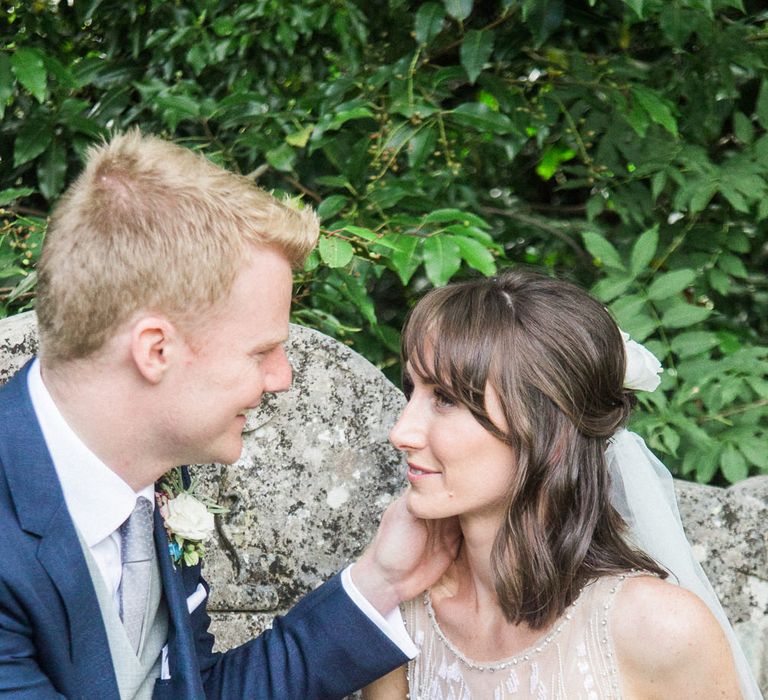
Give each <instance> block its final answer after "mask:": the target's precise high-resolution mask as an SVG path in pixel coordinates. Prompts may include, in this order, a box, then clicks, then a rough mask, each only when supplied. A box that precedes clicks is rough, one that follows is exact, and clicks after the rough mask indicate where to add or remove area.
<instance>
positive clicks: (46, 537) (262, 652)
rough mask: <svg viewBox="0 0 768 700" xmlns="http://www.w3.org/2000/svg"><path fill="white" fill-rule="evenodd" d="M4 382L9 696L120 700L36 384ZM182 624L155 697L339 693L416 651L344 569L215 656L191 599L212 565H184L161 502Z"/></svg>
mask: <svg viewBox="0 0 768 700" xmlns="http://www.w3.org/2000/svg"><path fill="white" fill-rule="evenodd" d="M27 371H28V366H27V367H26V368H25V369H23V370H21V371H20V372H19V373H18V374H17V375H16V376H15V377H13V378H12V379H11V380H10V381H9V382H8V384H6V385H5V386H4V387H2V388H0V697H12V698H18V699H19V700H22V699H29V700H53V699H54V698H57V699H59V700H60V699H61V698H69V699H71V700H74V699H75V698H82V699H83V700H94V698H98V699H99V700H119V695H118V689H117V682H116V680H115V674H114V670H113V666H112V659H111V657H110V652H109V645H108V642H107V634H106V631H105V629H104V624H103V622H102V619H101V613H100V610H99V604H98V601H97V599H96V593H95V591H94V589H93V584H92V582H91V577H90V574H89V573H88V568H87V565H86V562H85V558H84V556H83V552H82V549H81V546H80V543H79V541H78V538H77V534H76V532H75V527H74V525H73V523H72V519H71V518H70V516H69V512H68V510H67V507H66V504H65V502H64V496H63V494H62V491H61V487H60V485H59V482H58V479H57V477H56V472H55V470H54V466H53V463H52V461H51V457H50V455H49V453H48V449H47V447H46V444H45V441H44V439H43V436H42V433H41V431H40V427H39V425H38V422H37V418H36V416H35V413H34V409H33V408H32V403H31V400H30V397H29V393H28V390H27ZM155 543H156V545H157V551H158V558H159V562H160V572H161V577H162V583H163V591H164V595H165V600H166V602H167V604H168V610H169V615H170V624H169V632H168V651H169V657H168V660H169V667H170V675H171V678H170V679H169V680H158V681H157V682H156V684H155V690H154V695H153V698H155V700H163V699H166V698H173V700H192V699H193V698H194V699H201V698H226V699H227V700H240V699H241V698H275V699H279V700H291V699H293V698H295V699H296V700H308V699H310V698H339V697H343V696H344V695H347V694H349V693H350V692H352V691H353V690H354V689H356V688H359V687H362V686H363V685H365V684H367V683H369V682H371V681H372V680H374V679H375V678H378V677H379V676H381V675H383V674H385V673H387V672H388V671H389V670H391V669H393V668H395V667H397V666H399V665H401V664H403V663H405V661H406V658H405V656H404V655H403V654H402V652H401V651H400V650H399V649H397V647H396V646H395V645H394V644H392V642H390V641H389V639H387V637H386V636H385V635H383V634H382V633H381V632H380V631H379V629H378V628H377V627H376V626H375V625H374V624H373V623H372V622H371V621H370V620H369V619H368V618H367V617H366V616H365V615H364V614H363V613H362V612H361V611H360V610H359V608H358V607H357V606H356V605H355V604H354V603H353V602H352V601H351V599H350V598H349V596H348V595H347V594H346V593H345V592H344V590H343V588H342V586H341V580H340V577H339V576H336V577H334V578H332V579H331V580H330V581H328V582H327V583H325V584H323V585H322V586H320V587H319V588H318V589H317V590H315V591H313V592H312V593H310V594H309V595H307V596H306V597H305V598H304V599H303V600H301V601H300V602H299V603H298V604H297V605H296V606H295V607H294V608H293V609H292V610H291V611H290V612H289V613H288V614H287V615H285V616H284V617H278V618H276V619H275V621H274V625H273V627H272V629H271V630H270V631H268V632H265V633H264V634H262V635H260V636H259V637H257V638H256V639H253V640H251V641H250V642H248V643H247V644H244V645H243V646H241V647H238V648H236V649H232V650H230V651H228V652H225V653H213V650H212V648H213V641H214V640H213V636H212V635H211V634H210V633H209V632H208V626H209V622H210V618H209V616H208V614H207V612H206V610H205V605H200V606H199V607H198V608H197V609H196V610H195V611H194V612H192V613H191V614H190V613H189V612H188V611H187V604H186V599H187V596H189V595H191V594H192V593H193V592H194V591H195V590H196V588H197V587H198V584H199V583H201V582H202V583H203V585H204V586H206V589H207V585H206V584H205V582H204V581H203V579H202V578H201V575H200V567H199V566H195V567H174V566H173V564H172V562H171V559H170V555H168V554H167V552H168V539H167V536H166V533H165V531H164V529H163V525H162V520H161V518H160V515H159V514H158V512H157V509H155Z"/></svg>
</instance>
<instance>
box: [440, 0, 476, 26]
mask: <svg viewBox="0 0 768 700" xmlns="http://www.w3.org/2000/svg"><path fill="white" fill-rule="evenodd" d="M472 4H473V2H472V0H443V5H445V10H446V12H447V13H448V14H449V15H450V16H451V17H453V18H454V19H455V20H458V21H459V22H462V21H463V20H465V19H466V18H467V17H469V15H470V14H472Z"/></svg>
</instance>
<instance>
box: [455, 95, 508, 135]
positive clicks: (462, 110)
mask: <svg viewBox="0 0 768 700" xmlns="http://www.w3.org/2000/svg"><path fill="white" fill-rule="evenodd" d="M448 115H449V116H450V118H451V120H452V121H453V122H455V123H457V124H459V125H461V126H469V127H472V128H473V129H476V130H477V131H480V132H484V131H490V132H492V133H494V134H511V133H514V132H515V125H514V124H513V123H512V120H511V119H510V118H509V117H508V116H506V115H505V114H501V113H500V112H494V111H493V110H492V109H491V108H490V107H488V105H487V104H484V103H482V102H465V103H464V104H461V105H459V106H458V107H456V109H454V110H453V111H452V112H449V113H448Z"/></svg>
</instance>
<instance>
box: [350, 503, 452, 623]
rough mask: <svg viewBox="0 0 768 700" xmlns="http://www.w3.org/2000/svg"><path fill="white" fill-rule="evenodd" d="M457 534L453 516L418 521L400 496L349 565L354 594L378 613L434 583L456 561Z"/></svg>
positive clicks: (384, 611)
mask: <svg viewBox="0 0 768 700" xmlns="http://www.w3.org/2000/svg"><path fill="white" fill-rule="evenodd" d="M460 541H461V530H460V529H459V523H458V520H457V519H456V518H448V519H444V520H420V519H419V518H415V517H414V516H413V515H411V514H410V513H409V512H408V508H407V507H406V505H405V496H400V497H399V498H398V499H397V500H396V501H395V502H394V503H392V504H391V505H390V506H389V508H387V510H386V511H385V512H384V516H383V517H382V519H381V524H380V525H379V529H378V532H377V533H376V536H375V537H374V538H373V542H371V544H370V545H369V546H368V548H367V549H366V550H365V552H363V555H362V556H361V557H360V559H359V560H358V561H357V562H356V563H355V564H354V565H353V567H352V571H351V574H352V580H353V581H354V583H355V586H357V588H358V590H359V591H360V593H362V594H363V595H364V596H365V598H366V599H367V600H368V601H369V602H370V603H371V605H373V607H375V608H376V609H377V610H378V611H379V612H380V613H381V614H382V615H387V614H388V613H389V612H391V611H392V610H394V608H395V607H397V606H398V605H399V604H400V603H401V602H402V601H404V600H410V599H411V598H413V597H415V596H416V595H418V594H419V593H421V592H422V591H424V590H426V589H427V588H429V587H430V586H431V585H432V584H433V583H435V581H437V580H438V579H439V578H440V576H442V574H443V572H445V570H446V569H447V568H448V566H449V565H450V564H451V562H452V561H453V560H454V559H455V558H456V555H457V554H458V551H459V543H460Z"/></svg>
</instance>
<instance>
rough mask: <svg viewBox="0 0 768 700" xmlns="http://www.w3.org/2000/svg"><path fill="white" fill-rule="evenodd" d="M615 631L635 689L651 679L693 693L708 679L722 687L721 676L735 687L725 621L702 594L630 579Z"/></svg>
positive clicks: (620, 597)
mask: <svg viewBox="0 0 768 700" xmlns="http://www.w3.org/2000/svg"><path fill="white" fill-rule="evenodd" d="M611 630H612V636H613V641H614V646H615V649H616V654H617V656H618V659H619V667H620V670H621V671H622V675H623V676H624V677H625V679H628V681H629V683H630V685H634V686H635V687H640V686H643V687H644V684H645V683H646V682H648V680H649V679H651V681H652V683H655V684H657V685H660V686H661V687H664V688H667V689H669V688H674V687H677V688H680V689H682V688H685V689H687V690H690V689H691V688H692V684H693V685H698V684H699V683H705V682H708V681H706V679H710V681H711V682H713V683H714V685H720V683H718V682H715V681H714V679H715V677H716V676H717V675H720V677H721V681H722V683H723V686H724V687H728V686H730V681H731V680H732V679H733V667H732V663H731V661H730V659H731V654H730V647H729V644H728V641H727V639H726V638H725V635H724V633H723V630H722V627H721V626H720V623H719V622H718V621H717V619H716V618H715V617H714V615H713V614H712V612H711V611H710V610H709V608H708V607H707V606H706V604H705V603H704V602H703V601H702V600H701V599H700V598H699V597H698V596H696V595H695V594H694V593H692V592H690V591H688V590H686V589H684V588H681V587H680V586H677V585H675V584H674V583H670V582H668V581H664V580H662V579H660V578H658V577H655V576H650V575H649V576H644V575H640V576H631V577H628V578H626V579H625V580H624V581H623V583H622V585H621V588H620V589H619V591H618V592H617V595H616V600H615V603H614V607H613V613H612V616H611ZM710 687H714V686H713V685H710ZM641 695H642V693H641ZM687 697H694V696H687ZM702 697H709V696H708V695H707V696H702ZM723 697H730V696H729V695H728V694H727V693H726V694H724V695H723Z"/></svg>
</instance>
